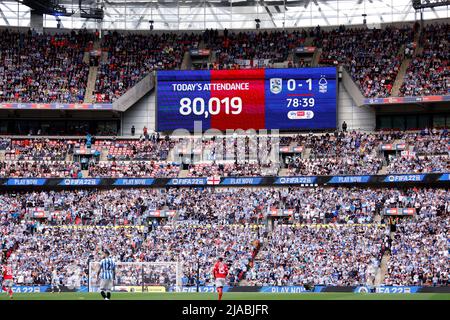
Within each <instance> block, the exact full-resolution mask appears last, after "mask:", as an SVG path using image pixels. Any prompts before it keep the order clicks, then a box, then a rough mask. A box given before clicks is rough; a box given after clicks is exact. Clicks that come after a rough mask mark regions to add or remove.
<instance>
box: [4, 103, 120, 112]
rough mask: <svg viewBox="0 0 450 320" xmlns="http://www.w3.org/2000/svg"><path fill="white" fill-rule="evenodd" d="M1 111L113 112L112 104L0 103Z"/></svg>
mask: <svg viewBox="0 0 450 320" xmlns="http://www.w3.org/2000/svg"><path fill="white" fill-rule="evenodd" d="M0 109H12V110H90V111H92V110H108V111H112V110H113V105H112V103H0Z"/></svg>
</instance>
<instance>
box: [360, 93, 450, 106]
mask: <svg viewBox="0 0 450 320" xmlns="http://www.w3.org/2000/svg"><path fill="white" fill-rule="evenodd" d="M444 101H450V95H445V96H418V97H390V98H366V99H364V104H368V105H377V104H381V105H384V104H402V103H423V102H444Z"/></svg>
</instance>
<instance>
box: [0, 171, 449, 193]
mask: <svg viewBox="0 0 450 320" xmlns="http://www.w3.org/2000/svg"><path fill="white" fill-rule="evenodd" d="M449 177H450V174H449V173H427V174H425V173H423V174H392V175H364V176H291V177H219V176H212V177H203V178H117V179H116V178H79V179H72V178H0V188H1V189H14V188H27V187H33V188H38V187H43V188H54V189H57V188H82V187H105V188H115V187H150V188H166V187H233V186H299V187H317V186H333V187H334V186H358V185H365V186H374V187H377V186H383V187H396V186H399V185H404V186H414V185H433V184H434V185H448V183H449V182H450V180H449Z"/></svg>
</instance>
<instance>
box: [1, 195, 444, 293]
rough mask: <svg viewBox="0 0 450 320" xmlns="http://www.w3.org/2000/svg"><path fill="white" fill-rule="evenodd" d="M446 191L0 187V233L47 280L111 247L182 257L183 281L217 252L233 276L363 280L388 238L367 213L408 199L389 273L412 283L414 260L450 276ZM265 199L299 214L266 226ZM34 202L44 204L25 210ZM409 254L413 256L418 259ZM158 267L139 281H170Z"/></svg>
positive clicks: (134, 258)
mask: <svg viewBox="0 0 450 320" xmlns="http://www.w3.org/2000/svg"><path fill="white" fill-rule="evenodd" d="M447 194H448V192H447V190H446V189H431V188H430V189H417V188H415V189H409V190H402V189H358V188H258V189H248V188H247V189H246V188H223V189H215V190H214V189H205V190H200V189H195V188H192V189H190V188H186V189H177V188H173V189H164V190H163V189H113V190H71V191H69V190H64V191H40V192H39V191H31V192H15V193H3V194H1V195H0V207H1V208H2V210H0V238H1V239H0V240H1V241H0V244H1V245H2V249H3V251H4V252H6V254H7V255H8V263H9V264H11V265H12V266H13V269H14V272H15V277H16V282H19V284H45V283H49V281H50V278H51V274H52V271H53V270H57V272H58V274H59V275H60V276H61V281H62V282H63V283H67V282H69V281H72V280H71V278H73V277H74V273H77V277H78V278H79V280H78V281H79V282H80V283H81V285H86V283H87V269H88V263H89V261H99V259H100V258H101V251H102V250H104V249H108V250H109V251H111V253H112V255H113V257H114V258H115V259H116V260H117V261H121V262H139V261H142V262H145V261H146V262H175V261H182V262H183V281H184V284H186V285H189V284H191V285H192V284H193V283H194V282H193V279H196V277H197V266H198V267H199V271H200V272H199V279H200V284H205V285H211V284H212V283H213V282H212V275H211V268H212V265H213V263H214V261H215V260H216V258H217V257H218V256H224V258H225V261H226V262H227V263H229V265H230V277H229V282H230V283H231V284H236V283H237V282H239V281H241V280H246V281H247V283H248V284H250V285H302V284H311V283H312V284H315V285H319V284H325V285H356V284H364V285H365V284H373V280H374V275H375V272H376V270H377V268H378V267H379V262H380V260H381V256H382V255H383V253H384V251H385V250H386V249H389V247H388V246H387V243H388V242H387V231H386V229H384V227H383V226H382V225H378V224H374V223H373V222H374V221H373V218H374V217H375V216H376V215H378V214H379V213H380V211H381V210H383V209H384V208H385V207H414V208H416V211H417V217H416V219H415V220H411V221H409V222H405V223H403V222H402V223H399V224H398V225H397V228H398V232H397V233H398V234H397V238H396V240H394V242H393V245H392V247H391V251H392V257H391V262H390V263H391V264H390V269H389V270H390V271H389V272H390V277H392V279H393V280H392V281H393V282H394V283H395V284H412V283H415V282H414V281H415V280H414V279H415V277H414V276H413V275H412V276H411V278H408V277H409V276H407V277H405V276H404V274H405V271H404V270H406V273H407V274H408V275H409V274H410V271H411V270H409V269H411V268H413V269H414V270H416V269H417V270H418V268H419V269H421V270H425V271H424V272H428V271H429V270H432V272H434V273H433V277H434V275H435V274H437V273H436V272H438V274H437V276H436V277H437V279H438V280H437V281H434V280H433V277H432V278H431V280H432V282H428V281H424V284H427V285H428V284H431V283H432V284H436V285H442V284H446V282H445V281H447V276H448V264H447V259H448V246H447V245H448V244H447V241H448V239H447V238H446V231H447V229H448V223H449V220H448V213H449V210H450V206H449V202H448V195H447ZM270 207H279V208H294V214H293V218H294V221H293V223H294V224H288V225H285V224H283V223H280V224H276V225H275V229H274V230H273V231H271V232H270V231H268V230H267V229H266V227H265V226H264V224H263V223H261V222H262V221H261V220H258V219H260V218H261V217H262V216H264V213H265V212H266V211H267V209H268V208H270ZM333 207H334V208H333ZM36 208H43V210H44V212H47V211H48V212H50V214H49V215H48V216H47V218H46V219H43V218H42V217H40V218H32V216H30V213H32V212H34V209H36ZM162 208H168V209H171V210H175V211H177V217H174V218H172V220H169V221H166V222H161V221H159V222H157V223H150V224H147V222H148V219H152V218H151V217H152V216H151V215H149V214H148V213H149V212H151V210H157V209H162ZM330 210H336V214H335V213H333V214H332V215H331V217H332V218H331V219H330V218H327V215H326V214H325V215H322V212H329V211H330ZM322 217H323V218H322ZM153 219H154V218H153ZM436 219H440V220H439V221H438V220H436ZM154 221H155V220H154ZM333 222H335V223H333ZM299 223H302V224H301V225H300V224H299ZM317 223H331V224H326V225H318V224H317ZM424 247H426V248H427V250H425V251H424ZM410 248H412V249H410ZM411 250H412V251H411ZM446 250H447V251H446ZM446 252H447V253H446ZM411 257H417V258H415V259H414V262H413V263H411V261H412V260H411V259H412V258H411ZM430 258H432V260H429V259H430ZM431 264H432V267H430V265H431ZM430 268H431V269H430ZM154 269H155V270H153V271H149V272H150V273H152V274H153V276H152V277H150V278H149V279H148V280H146V281H150V282H151V283H153V284H161V283H163V284H166V285H174V284H175V282H176V279H175V274H174V272H173V268H171V267H161V268H160V269H158V267H154ZM164 270H166V271H164ZM399 270H400V271H399ZM399 275H400V276H399ZM427 276H428V275H427ZM120 277H121V280H120V281H121V283H123V284H136V283H133V282H135V281H137V280H136V279H134V278H133V275H132V272H131V271H130V270H128V269H127V268H125V269H123V270H122V271H121V273H120ZM389 281H391V280H389ZM389 281H388V282H389ZM399 282H401V283H399Z"/></svg>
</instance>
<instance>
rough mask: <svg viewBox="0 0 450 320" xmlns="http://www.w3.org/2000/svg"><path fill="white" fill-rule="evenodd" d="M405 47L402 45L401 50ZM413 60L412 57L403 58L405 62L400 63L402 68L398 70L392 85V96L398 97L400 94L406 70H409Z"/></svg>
mask: <svg viewBox="0 0 450 320" xmlns="http://www.w3.org/2000/svg"><path fill="white" fill-rule="evenodd" d="M404 48H405V46H402V49H400V50H404ZM411 60H412V59H409V58H405V59H403V62H402V64H401V65H400V69H399V70H398V73H397V77H396V78H395V81H394V85H393V86H392V90H391V96H393V97H398V95H399V94H400V88H401V87H402V84H403V81H404V78H405V74H406V70H408V67H409V65H410V63H411Z"/></svg>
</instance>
